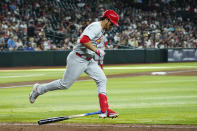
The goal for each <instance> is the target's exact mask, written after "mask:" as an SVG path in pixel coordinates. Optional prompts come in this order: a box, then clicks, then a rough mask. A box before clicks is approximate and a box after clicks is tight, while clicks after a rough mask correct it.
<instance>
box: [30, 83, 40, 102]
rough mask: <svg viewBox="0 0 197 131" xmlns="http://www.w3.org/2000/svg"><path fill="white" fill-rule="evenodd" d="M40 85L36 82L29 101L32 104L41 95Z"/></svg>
mask: <svg viewBox="0 0 197 131" xmlns="http://www.w3.org/2000/svg"><path fill="white" fill-rule="evenodd" d="M38 87H39V84H38V83H36V84H34V86H33V91H32V92H31V93H30V95H29V101H30V103H31V104H33V103H34V102H35V100H36V98H37V97H38V96H39V95H40V94H39V93H38Z"/></svg>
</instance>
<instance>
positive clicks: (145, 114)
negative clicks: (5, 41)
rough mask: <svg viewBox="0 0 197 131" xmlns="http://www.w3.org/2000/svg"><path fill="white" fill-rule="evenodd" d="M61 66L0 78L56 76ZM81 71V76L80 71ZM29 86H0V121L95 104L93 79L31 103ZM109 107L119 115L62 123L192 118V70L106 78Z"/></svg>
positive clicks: (195, 108)
mask: <svg viewBox="0 0 197 131" xmlns="http://www.w3.org/2000/svg"><path fill="white" fill-rule="evenodd" d="M177 69H196V70H197V63H195V62H194V63H171V64H169V63H168V64H139V65H137V64H135V65H122V66H120V65H116V66H113V67H112V66H105V70H104V71H105V73H106V74H107V75H109V74H123V73H133V72H147V71H160V70H162V71H164V70H166V71H168V70H177ZM63 72H64V69H63V68H58V69H46V70H43V69H32V70H0V78H1V79H0V83H9V82H22V81H36V80H47V79H58V78H61V76H62V75H63ZM82 76H85V74H83V75H82ZM31 90H32V87H17V88H0V122H18V123H21V122H28V123H29V122H31V123H36V122H37V121H38V120H39V119H45V118H50V117H57V116H64V115H74V114H81V113H88V112H94V111H97V110H99V104H98V98H97V89H96V84H95V82H94V81H93V80H88V81H77V82H75V83H74V84H73V85H72V87H71V88H70V89H68V90H59V91H53V92H48V93H46V94H44V95H42V96H39V97H38V99H37V101H36V102H35V103H34V104H30V103H29V100H28V96H29V93H30V92H31ZM107 93H108V99H109V100H108V101H109V105H110V108H112V109H114V110H115V111H117V112H118V113H119V114H120V116H119V117H118V118H116V119H99V118H98V116H87V117H82V118H76V119H71V120H68V121H63V123H106V124H107V123H113V124H116V123H138V124H197V76H135V77H125V78H110V79H108V83H107Z"/></svg>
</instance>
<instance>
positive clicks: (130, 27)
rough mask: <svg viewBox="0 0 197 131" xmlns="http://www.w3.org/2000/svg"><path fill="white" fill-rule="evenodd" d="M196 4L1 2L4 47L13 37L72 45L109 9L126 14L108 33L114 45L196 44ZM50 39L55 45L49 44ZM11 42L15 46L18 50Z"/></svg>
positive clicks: (39, 46)
mask: <svg viewBox="0 0 197 131" xmlns="http://www.w3.org/2000/svg"><path fill="white" fill-rule="evenodd" d="M196 5H197V1H195V0H181V1H180V0H159V1H156V0H133V1H132V0H122V1H113V0H109V1H100V0H98V1H91V0H86V1H83V0H82V1H81V0H79V1H67V0H58V1H51V0H45V1H42V0H40V1H39V0H12V1H11V0H1V4H0V29H1V31H2V32H4V41H5V44H1V45H0V49H1V50H6V48H8V45H7V44H8V43H7V41H8V36H10V35H11V36H17V39H20V40H21V42H22V43H23V45H26V43H29V42H31V43H32V42H33V43H32V44H31V46H32V47H33V48H34V49H35V50H69V49H72V48H73V46H74V45H75V43H76V41H77V38H78V37H79V34H80V32H82V30H83V29H84V27H86V26H87V24H88V23H90V22H92V21H95V20H98V19H97V16H101V15H102V14H101V13H102V12H103V11H104V10H106V9H113V10H116V11H117V12H118V13H119V15H120V21H119V25H120V26H119V27H114V28H113V29H112V30H111V32H110V33H109V34H108V38H107V39H108V41H109V44H108V47H110V49H112V47H113V48H114V49H117V48H123V47H124V48H196V47H197V44H196V39H197V36H196V34H197V26H196V24H197V21H196V19H197V6H196ZM51 9H53V10H51ZM87 18H88V19H87ZM45 37H46V38H47V39H48V40H49V39H50V41H49V45H50V47H47V46H44V41H45V40H44V38H45ZM32 38H33V41H32ZM0 39H3V37H2V36H1V38H0ZM30 39H31V40H30ZM65 40H66V41H65ZM9 43H12V41H11V42H10V40H9ZM3 45H5V46H3ZM11 45H13V43H12V44H9V50H14V48H13V47H12V46H11ZM45 45H47V44H46V43H45ZM45 47H46V48H45ZM16 49H18V47H17V46H16Z"/></svg>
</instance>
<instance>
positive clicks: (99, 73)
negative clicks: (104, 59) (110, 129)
mask: <svg viewBox="0 0 197 131" xmlns="http://www.w3.org/2000/svg"><path fill="white" fill-rule="evenodd" d="M85 72H86V73H87V74H88V75H89V76H90V77H91V78H92V79H94V80H95V81H96V84H97V92H98V98H99V104H100V108H101V112H102V114H100V115H99V117H102V118H105V117H110V118H115V117H117V116H118V113H116V112H115V111H113V110H110V109H109V106H108V101H107V95H106V84H107V78H106V76H105V74H104V72H103V70H102V69H101V68H100V67H99V66H98V64H97V63H96V62H95V61H91V62H90V64H89V65H88V67H87V69H86V70H85Z"/></svg>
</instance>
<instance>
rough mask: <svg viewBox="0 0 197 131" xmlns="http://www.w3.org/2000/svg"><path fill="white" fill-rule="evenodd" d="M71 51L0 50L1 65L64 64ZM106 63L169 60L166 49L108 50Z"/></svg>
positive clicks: (159, 61)
mask: <svg viewBox="0 0 197 131" xmlns="http://www.w3.org/2000/svg"><path fill="white" fill-rule="evenodd" d="M69 52H70V51H13V52H0V67H16V66H63V65H66V58H67V55H68V54H69ZM105 52H106V55H105V59H104V64H128V63H161V62H167V59H168V56H167V53H168V51H167V50H166V49H128V50H126V49H122V50H121V49H119V50H106V51H105Z"/></svg>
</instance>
